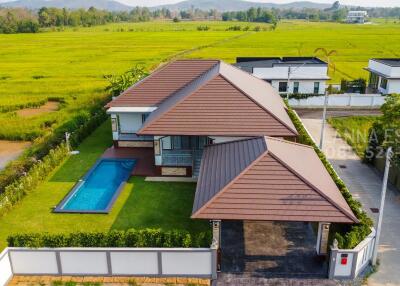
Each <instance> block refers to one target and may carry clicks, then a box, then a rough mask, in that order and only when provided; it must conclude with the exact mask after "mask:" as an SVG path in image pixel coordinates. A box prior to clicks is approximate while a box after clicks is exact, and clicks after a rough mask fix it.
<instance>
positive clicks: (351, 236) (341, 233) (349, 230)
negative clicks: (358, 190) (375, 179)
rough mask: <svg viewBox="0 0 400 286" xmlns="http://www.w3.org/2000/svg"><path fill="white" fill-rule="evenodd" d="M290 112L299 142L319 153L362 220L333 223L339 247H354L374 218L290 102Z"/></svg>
mask: <svg viewBox="0 0 400 286" xmlns="http://www.w3.org/2000/svg"><path fill="white" fill-rule="evenodd" d="M286 105H287V107H288V114H289V117H290V119H291V120H292V122H293V124H294V126H295V127H296V129H297V131H298V132H299V137H298V139H299V143H302V144H305V145H309V146H312V147H313V148H314V150H315V152H316V153H317V155H318V157H319V158H320V160H321V162H322V164H324V166H325V168H326V170H327V171H328V173H329V175H330V176H331V177H332V179H333V181H334V182H335V184H336V186H337V187H338V189H339V190H340V192H341V193H342V195H343V197H344V199H345V200H346V202H347V204H348V205H349V206H350V208H351V210H352V211H353V213H354V215H355V216H356V217H357V218H358V220H359V221H360V223H359V224H354V225H344V224H334V225H332V231H331V233H332V234H331V237H330V239H331V240H332V239H333V238H336V239H337V241H338V243H339V244H338V245H339V248H342V249H343V248H354V247H355V246H357V244H359V243H360V242H361V241H362V240H363V239H364V238H366V237H367V236H368V235H369V234H370V233H371V227H372V226H373V222H372V220H371V219H370V218H369V217H368V215H367V214H366V213H365V212H364V211H363V210H362V206H361V203H360V202H358V201H357V200H355V199H354V198H353V197H352V195H351V193H350V191H349V190H348V189H347V187H346V185H345V184H344V182H343V181H342V180H341V179H340V178H339V176H338V175H337V173H336V171H335V169H333V167H332V165H331V164H330V163H329V161H328V160H327V159H326V157H325V155H324V153H322V151H321V150H320V149H319V148H318V147H317V145H316V144H315V143H314V141H313V140H312V139H311V137H310V136H309V135H308V133H307V131H306V129H305V128H304V126H303V124H302V123H301V121H300V119H299V118H298V117H297V115H296V114H295V113H294V111H293V110H292V109H291V108H290V106H289V105H288V104H286Z"/></svg>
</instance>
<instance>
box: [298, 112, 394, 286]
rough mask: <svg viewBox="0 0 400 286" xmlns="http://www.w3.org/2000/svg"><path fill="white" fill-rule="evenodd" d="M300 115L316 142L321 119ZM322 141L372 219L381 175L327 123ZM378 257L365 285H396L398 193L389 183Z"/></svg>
mask: <svg viewBox="0 0 400 286" xmlns="http://www.w3.org/2000/svg"><path fill="white" fill-rule="evenodd" d="M300 117H301V119H302V121H303V123H304V125H305V126H306V128H307V129H308V130H309V132H310V133H311V135H312V136H313V137H314V139H315V140H316V142H318V143H319V139H320V135H319V134H320V128H321V120H320V119H312V118H310V117H307V116H306V115H303V116H300ZM324 142H325V143H324V148H323V151H324V152H325V154H326V156H327V158H328V159H329V161H330V162H331V163H332V165H333V167H334V168H335V170H336V172H337V173H338V174H339V176H340V177H341V178H342V179H343V181H344V182H345V183H346V185H347V187H348V188H349V190H350V191H351V193H352V194H353V196H354V197H355V198H356V199H358V200H359V201H360V202H361V203H362V204H363V207H364V209H365V210H366V211H367V213H368V214H369V215H370V216H371V217H372V218H373V219H374V220H375V222H376V219H377V214H374V213H372V212H371V208H379V204H380V195H381V184H382V176H381V175H380V174H379V173H378V172H377V171H376V170H375V169H374V168H372V167H370V166H368V165H365V164H363V163H362V162H361V161H360V159H359V157H358V156H357V155H356V154H355V153H354V152H353V150H352V148H351V147H350V146H349V145H348V144H347V143H346V142H345V141H344V140H342V139H341V138H340V137H339V136H338V134H337V132H336V131H335V129H333V128H332V127H331V126H330V125H329V124H328V125H327V126H326V130H325V136H324ZM379 259H380V268H379V271H378V272H377V273H375V274H373V275H372V276H371V277H370V278H369V279H368V285H386V286H392V285H393V286H394V285H400V194H399V192H398V191H397V190H396V189H394V188H393V187H392V186H389V188H388V192H387V195H386V205H385V211H384V220H383V224H382V235H381V240H380V245H379Z"/></svg>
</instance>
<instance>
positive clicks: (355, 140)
mask: <svg viewBox="0 0 400 286" xmlns="http://www.w3.org/2000/svg"><path fill="white" fill-rule="evenodd" d="M376 119H377V117H376V116H351V117H336V118H329V119H328V122H329V123H330V124H331V125H332V126H333V127H334V128H335V129H336V131H337V132H338V133H339V135H340V136H341V137H342V138H343V139H344V140H346V142H347V143H348V144H349V145H350V146H351V147H353V150H354V151H355V152H356V153H357V155H358V156H359V157H360V158H364V151H365V149H366V148H367V146H368V141H369V130H370V128H371V127H372V124H373V123H374V121H375V120H376Z"/></svg>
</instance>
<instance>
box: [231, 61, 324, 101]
mask: <svg viewBox="0 0 400 286" xmlns="http://www.w3.org/2000/svg"><path fill="white" fill-rule="evenodd" d="M235 65H236V66H237V67H239V68H241V69H242V70H245V71H247V72H249V73H251V74H253V75H254V76H256V77H258V78H261V79H263V80H265V81H267V82H269V83H270V84H271V85H272V86H273V87H274V88H275V89H276V90H278V91H279V93H281V94H286V93H288V92H289V93H291V94H324V93H325V89H326V87H327V86H326V81H327V80H329V79H330V78H329V76H328V64H327V63H326V62H324V61H322V60H320V59H318V58H315V57H284V58H278V57H271V58H269V57H260V58H257V57H256V58H254V57H252V58H246V57H240V58H237V59H236V64H235ZM288 79H289V80H288ZM288 82H289V83H288Z"/></svg>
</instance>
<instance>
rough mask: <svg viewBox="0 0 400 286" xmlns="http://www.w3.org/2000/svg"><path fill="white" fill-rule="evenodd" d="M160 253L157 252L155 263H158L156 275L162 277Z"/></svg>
mask: <svg viewBox="0 0 400 286" xmlns="http://www.w3.org/2000/svg"><path fill="white" fill-rule="evenodd" d="M161 255H162V253H161V250H160V251H157V262H158V275H162V274H163V270H162V257H161Z"/></svg>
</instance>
